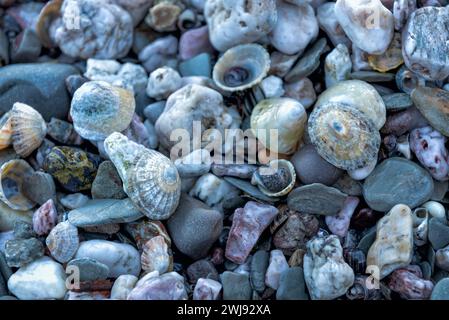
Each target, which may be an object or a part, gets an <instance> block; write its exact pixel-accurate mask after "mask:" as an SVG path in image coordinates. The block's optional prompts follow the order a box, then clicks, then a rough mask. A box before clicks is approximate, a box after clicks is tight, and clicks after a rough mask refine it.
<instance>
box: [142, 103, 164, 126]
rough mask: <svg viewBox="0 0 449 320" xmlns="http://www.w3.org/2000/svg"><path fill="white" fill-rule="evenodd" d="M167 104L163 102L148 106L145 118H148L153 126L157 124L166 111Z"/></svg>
mask: <svg viewBox="0 0 449 320" xmlns="http://www.w3.org/2000/svg"><path fill="white" fill-rule="evenodd" d="M165 104H166V101H165V100H163V101H158V102H155V103H152V104H149V105H147V106H146V107H145V109H144V110H143V114H144V116H145V118H147V119H148V120H149V121H150V122H151V123H153V124H154V123H156V120H157V119H158V118H159V116H160V115H161V114H162V112H163V111H164V109H165Z"/></svg>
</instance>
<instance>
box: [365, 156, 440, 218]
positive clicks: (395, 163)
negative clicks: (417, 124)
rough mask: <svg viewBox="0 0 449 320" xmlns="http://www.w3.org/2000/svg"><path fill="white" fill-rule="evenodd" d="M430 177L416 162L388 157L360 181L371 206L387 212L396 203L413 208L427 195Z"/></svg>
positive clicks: (367, 201)
mask: <svg viewBox="0 0 449 320" xmlns="http://www.w3.org/2000/svg"><path fill="white" fill-rule="evenodd" d="M432 193H433V179H432V177H431V176H430V174H429V173H428V172H427V171H426V170H425V169H423V168H422V167H420V166H419V165H417V164H416V163H414V162H412V161H410V160H407V159H404V158H396V157H395V158H389V159H387V160H385V161H384V162H382V163H381V164H380V165H378V166H377V167H376V168H375V169H374V171H373V172H372V173H371V175H370V176H369V177H368V178H366V180H365V183H364V184H363V196H364V197H365V201H366V203H367V204H368V205H369V206H370V208H371V209H373V210H376V211H381V212H387V211H389V210H390V209H391V208H393V207H394V206H395V205H396V204H405V205H407V206H409V207H410V208H416V207H417V206H419V205H420V204H422V203H424V202H426V201H427V200H429V199H430V197H431V196H432Z"/></svg>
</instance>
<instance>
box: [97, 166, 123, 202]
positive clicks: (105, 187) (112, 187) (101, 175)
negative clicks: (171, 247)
mask: <svg viewBox="0 0 449 320" xmlns="http://www.w3.org/2000/svg"><path fill="white" fill-rule="evenodd" d="M91 193H92V198H93V199H119V200H120V199H124V198H126V193H125V192H124V191H123V184H122V180H121V179H120V176H119V174H118V172H117V169H116V168H115V166H114V164H113V163H112V162H111V161H103V162H102V163H100V165H99V166H98V170H97V174H96V176H95V179H94V181H93V182H92V188H91Z"/></svg>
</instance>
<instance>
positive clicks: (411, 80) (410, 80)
mask: <svg viewBox="0 0 449 320" xmlns="http://www.w3.org/2000/svg"><path fill="white" fill-rule="evenodd" d="M396 85H397V86H398V88H399V90H401V91H402V92H405V93H408V94H411V93H412V91H413V89H415V88H417V87H424V86H425V85H426V80H425V79H424V78H423V77H421V76H419V75H418V74H416V73H414V72H412V71H410V70H409V69H408V68H407V67H406V66H402V67H401V68H400V69H399V71H398V72H396Z"/></svg>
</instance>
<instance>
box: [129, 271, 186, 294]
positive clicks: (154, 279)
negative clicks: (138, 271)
mask: <svg viewBox="0 0 449 320" xmlns="http://www.w3.org/2000/svg"><path fill="white" fill-rule="evenodd" d="M128 300H187V290H186V287H185V283H184V278H183V277H182V276H181V275H180V274H178V273H176V272H169V273H165V274H163V275H158V273H157V271H154V272H151V273H149V274H147V275H146V276H145V277H144V278H141V279H140V280H139V281H138V282H137V284H136V286H135V287H134V289H133V290H131V292H130V293H129V295H128Z"/></svg>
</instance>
